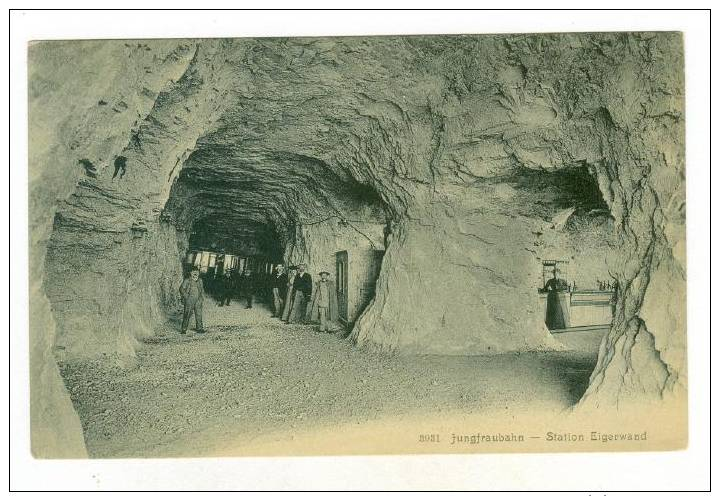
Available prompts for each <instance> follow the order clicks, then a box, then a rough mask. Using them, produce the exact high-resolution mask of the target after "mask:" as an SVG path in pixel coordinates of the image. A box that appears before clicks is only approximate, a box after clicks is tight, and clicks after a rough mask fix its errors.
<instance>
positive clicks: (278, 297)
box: [271, 264, 288, 317]
mask: <svg viewBox="0 0 720 496" xmlns="http://www.w3.org/2000/svg"><path fill="white" fill-rule="evenodd" d="M287 284H288V276H287V274H286V273H285V267H283V265H282V264H278V265H277V267H275V272H274V273H273V275H272V285H271V287H272V295H273V317H281V316H282V311H283V298H285V292H286V291H287Z"/></svg>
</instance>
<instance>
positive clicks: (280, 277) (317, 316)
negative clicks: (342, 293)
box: [272, 263, 338, 332]
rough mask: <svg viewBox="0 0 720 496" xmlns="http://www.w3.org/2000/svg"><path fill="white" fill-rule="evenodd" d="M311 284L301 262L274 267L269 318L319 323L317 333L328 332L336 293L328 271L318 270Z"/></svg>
mask: <svg viewBox="0 0 720 496" xmlns="http://www.w3.org/2000/svg"><path fill="white" fill-rule="evenodd" d="M318 276H319V277H320V279H319V280H317V281H315V284H313V279H312V276H311V275H310V274H309V273H308V272H307V267H306V265H305V264H304V263H301V264H298V265H297V266H290V267H288V268H287V270H286V269H285V266H283V265H282V264H280V265H278V266H276V267H275V270H274V271H273V279H272V281H273V282H272V292H273V317H276V318H279V319H280V320H282V321H283V322H287V323H296V324H301V323H312V322H317V323H318V324H319V330H320V331H321V332H332V330H333V329H334V325H333V323H334V322H336V321H337V319H338V312H337V293H336V292H335V283H334V282H333V281H331V280H330V273H329V272H327V271H321V272H320V273H319V274H318Z"/></svg>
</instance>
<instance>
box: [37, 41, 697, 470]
mask: <svg viewBox="0 0 720 496" xmlns="http://www.w3.org/2000/svg"><path fill="white" fill-rule="evenodd" d="M27 50H28V51H27V53H28V81H27V85H28V86H27V89H28V99H29V101H28V104H29V177H30V182H29V196H30V203H29V234H30V255H31V258H32V260H33V264H31V265H30V267H29V272H30V274H29V275H30V393H31V397H30V400H31V428H32V450H33V454H34V456H35V457H37V458H84V457H91V458H127V457H132V458H137V457H148V458H153V457H216V456H245V455H318V454H320V455H338V454H411V453H488V452H515V453H521V452H570V451H573V452H577V451H653V450H677V449H683V448H685V447H686V445H687V391H688V382H687V381H688V379H687V377H688V374H687V360H686V291H687V282H686V280H687V278H686V255H685V250H686V243H685V142H684V140H685V138H684V136H685V94H684V93H685V91H684V62H683V60H684V57H683V36H682V34H681V33H677V32H608V33H563V34H532V33H524V34H502V35H499V34H494V35H483V34H476V35H434V36H423V35H417V36H368V37H324V38H323V37H318V38H214V39H127V40H94V41H87V40H86V41H79V40H77V41H73V40H67V41H35V42H32V43H30V45H29V46H28V48H27Z"/></svg>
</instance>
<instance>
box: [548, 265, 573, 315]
mask: <svg viewBox="0 0 720 496" xmlns="http://www.w3.org/2000/svg"><path fill="white" fill-rule="evenodd" d="M543 289H544V290H545V291H547V294H548V295H547V309H546V311H545V324H546V325H547V326H548V329H565V328H567V327H568V323H569V321H570V319H569V312H568V309H567V306H566V304H565V299H564V298H563V296H562V293H564V292H565V291H566V290H567V282H566V281H565V280H564V279H560V278H559V277H558V275H557V271H556V270H553V276H552V279H549V280H548V282H546V283H545V287H544V288H543Z"/></svg>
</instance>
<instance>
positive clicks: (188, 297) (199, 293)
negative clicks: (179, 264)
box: [180, 269, 205, 334]
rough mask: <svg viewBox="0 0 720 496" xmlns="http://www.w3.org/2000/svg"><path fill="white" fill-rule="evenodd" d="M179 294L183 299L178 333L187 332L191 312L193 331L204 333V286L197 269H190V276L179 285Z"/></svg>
mask: <svg viewBox="0 0 720 496" xmlns="http://www.w3.org/2000/svg"><path fill="white" fill-rule="evenodd" d="M180 296H181V298H182V301H183V320H182V327H181V328H180V334H185V333H186V332H187V328H188V324H189V323H190V317H191V316H192V314H193V313H194V314H195V332H198V333H201V334H202V333H204V332H205V329H203V321H202V307H203V300H204V299H205V288H204V286H203V282H202V279H200V271H199V270H198V269H192V270H191V271H190V276H189V277H187V278H186V279H185V280H184V281H183V283H182V284H181V285H180Z"/></svg>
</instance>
